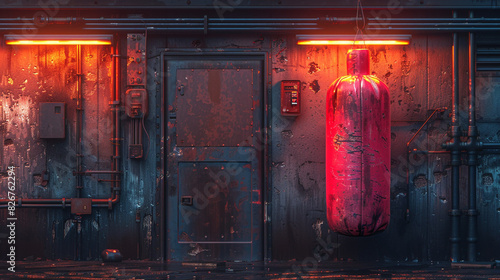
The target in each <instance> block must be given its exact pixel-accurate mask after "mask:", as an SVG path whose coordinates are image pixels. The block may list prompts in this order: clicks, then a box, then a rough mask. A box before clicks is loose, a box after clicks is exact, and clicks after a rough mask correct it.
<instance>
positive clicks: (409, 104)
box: [272, 35, 500, 261]
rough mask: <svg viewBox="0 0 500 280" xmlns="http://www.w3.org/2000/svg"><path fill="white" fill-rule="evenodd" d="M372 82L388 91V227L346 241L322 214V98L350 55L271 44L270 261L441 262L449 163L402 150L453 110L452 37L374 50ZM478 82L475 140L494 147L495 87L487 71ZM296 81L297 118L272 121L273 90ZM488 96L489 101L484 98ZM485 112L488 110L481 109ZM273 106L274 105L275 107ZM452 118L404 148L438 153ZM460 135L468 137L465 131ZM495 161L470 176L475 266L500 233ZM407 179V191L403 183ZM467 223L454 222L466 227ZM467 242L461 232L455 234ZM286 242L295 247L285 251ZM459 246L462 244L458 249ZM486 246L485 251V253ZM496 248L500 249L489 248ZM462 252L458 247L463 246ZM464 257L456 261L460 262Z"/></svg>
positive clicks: (286, 40)
mask: <svg viewBox="0 0 500 280" xmlns="http://www.w3.org/2000/svg"><path fill="white" fill-rule="evenodd" d="M461 39H462V40H461V44H462V46H461V47H462V48H461V53H460V67H461V70H460V71H461V84H460V97H461V102H462V106H461V107H460V110H461V118H462V124H464V125H465V124H466V121H467V106H468V103H467V92H468V81H467V71H466V69H467V41H466V38H465V37H464V38H461ZM369 49H370V52H371V69H372V74H374V75H376V76H377V77H379V78H381V79H382V80H383V81H384V82H385V83H386V84H387V85H388V87H389V91H390V93H391V101H390V103H391V105H390V106H391V117H392V133H391V138H392V145H391V167H392V168H391V180H392V182H391V223H390V226H389V228H388V229H387V230H386V231H385V232H383V233H381V234H379V235H375V236H371V237H367V238H355V237H346V236H342V235H337V234H335V233H332V232H331V231H330V230H329V229H328V225H327V223H326V216H325V190H324V185H325V173H324V172H325V171H324V169H325V168H324V162H325V150H324V131H325V127H324V122H325V106H326V105H325V94H326V90H327V89H328V87H329V85H330V83H332V82H333V81H334V80H335V79H336V78H337V77H340V76H343V75H345V74H346V65H345V55H346V52H347V50H348V47H335V46H333V47H332V46H319V47H317V46H310V47H304V46H297V45H295V42H294V38H293V37H277V38H275V39H274V40H273V45H272V56H273V66H272V67H273V93H272V96H273V97H272V101H273V109H274V110H273V122H272V149H273V155H272V176H273V185H272V189H273V203H272V205H273V257H274V258H277V259H292V258H296V259H298V260H300V259H303V260H306V261H307V260H309V259H308V257H314V258H315V259H317V260H320V259H321V258H323V259H328V258H330V259H339V260H341V259H344V260H351V259H352V260H374V259H377V260H382V261H384V260H386V261H387V260H399V261H404V260H406V261H422V260H447V259H449V241H448V238H449V235H450V232H449V231H450V229H449V220H450V217H449V215H448V212H449V210H450V203H451V202H450V201H451V193H450V186H451V182H450V173H451V172H450V171H451V170H450V159H449V155H448V154H433V155H422V154H421V155H411V156H410V157H409V158H407V156H406V155H407V151H406V143H407V142H408V141H409V140H410V138H411V137H412V136H413V134H414V133H415V132H416V131H417V129H418V128H419V127H420V126H421V125H422V124H423V122H424V121H425V119H426V118H427V116H429V115H430V114H431V113H432V111H433V110H434V109H436V108H439V107H448V108H451V90H452V86H451V74H452V73H451V36H446V35H445V36H439V35H414V36H413V38H412V40H411V43H410V45H408V46H375V47H369ZM480 75H481V76H480V77H478V78H477V81H478V84H480V85H481V86H479V87H478V95H479V96H482V97H479V99H480V100H478V105H479V108H478V112H480V113H478V117H479V118H480V119H482V121H481V124H480V128H479V129H480V131H481V136H482V137H484V138H483V139H487V141H491V142H493V141H498V113H497V112H495V111H494V110H491V109H488V108H487V107H488V106H494V105H493V104H495V102H496V101H495V93H496V92H497V88H498V87H497V83H496V82H495V81H496V80H497V78H496V77H494V76H492V73H483V74H480ZM284 79H292V80H301V81H302V85H303V96H302V101H303V104H302V114H301V115H300V116H299V117H296V118H285V117H281V116H280V115H279V108H278V107H277V105H276V104H279V101H280V99H279V94H280V92H279V91H280V88H279V82H280V81H281V80H284ZM485 93H487V94H485ZM488 104H489V105H488ZM278 106H279V105H278ZM449 113H450V110H447V111H445V112H444V113H438V114H437V116H436V117H434V118H433V119H432V120H431V121H430V123H429V124H428V125H427V126H426V127H425V128H424V130H423V131H422V132H421V134H419V136H418V137H417V138H415V140H414V141H413V143H412V144H411V145H410V150H413V149H418V150H441V143H443V142H444V141H446V140H447V139H449V138H448V137H449V136H448V135H447V129H448V127H449V125H450V118H449ZM463 129H466V127H465V126H464V127H463ZM497 161H498V157H497V156H496V155H487V156H483V157H482V165H481V166H480V167H479V175H480V176H478V178H479V179H478V186H479V187H478V189H479V191H478V199H479V202H478V205H479V207H481V209H480V212H481V215H480V218H479V219H480V221H479V241H478V246H479V249H478V251H479V252H480V255H479V257H478V258H479V259H482V260H491V259H494V258H495V252H494V250H492V249H491V248H492V247H493V244H492V242H496V241H495V238H493V237H492V234H493V233H498V231H499V230H500V229H499V228H498V219H499V216H498V213H499V212H498V203H499V200H498V188H497V185H498V184H496V183H495V182H496V181H495V180H496V179H498V178H497V177H498V173H497V172H496V171H495V170H496V167H495V166H496V165H497V164H496V162H497ZM407 174H408V176H409V184H407ZM461 174H462V175H461V189H460V192H461V194H462V197H461V209H466V205H467V204H466V201H467V200H466V199H467V187H466V183H467V175H466V174H467V173H466V169H465V167H464V169H463V172H462V173H461ZM465 225H466V219H465V217H463V218H462V227H463V228H464V229H465ZM461 236H462V240H465V238H466V236H465V231H462V232H461ZM290 244H294V245H293V246H290ZM464 244H465V243H464ZM488 244H490V245H488ZM495 246H498V243H496V245H495ZM464 248H465V246H464ZM463 257H464V256H463Z"/></svg>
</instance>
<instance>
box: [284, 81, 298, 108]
mask: <svg viewBox="0 0 500 280" xmlns="http://www.w3.org/2000/svg"><path fill="white" fill-rule="evenodd" d="M301 99H302V97H301V94H300V81H290V80H286V81H281V114H282V115H283V116H298V115H300V103H301Z"/></svg>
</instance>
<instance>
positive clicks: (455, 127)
mask: <svg viewBox="0 0 500 280" xmlns="http://www.w3.org/2000/svg"><path fill="white" fill-rule="evenodd" d="M453 17H454V18H456V17H457V12H456V11H454V12H453ZM458 43H459V42H458V34H457V33H453V48H452V53H453V54H452V55H453V57H452V60H453V63H452V64H453V65H452V67H453V107H452V127H451V134H452V135H451V136H452V141H453V143H454V145H453V146H454V147H455V148H454V149H452V150H451V165H452V170H451V174H452V176H451V186H452V190H451V199H452V208H451V213H450V214H451V236H450V241H451V261H452V262H458V261H459V258H460V233H459V231H460V183H459V178H460V173H459V172H460V149H459V147H458V145H459V144H460V124H459V104H460V103H459V102H460V98H459V79H458V76H459V69H458Z"/></svg>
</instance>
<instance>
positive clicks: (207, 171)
mask: <svg viewBox="0 0 500 280" xmlns="http://www.w3.org/2000/svg"><path fill="white" fill-rule="evenodd" d="M251 167H252V165H251V162H201V163H196V162H183V163H180V164H179V194H178V196H179V201H180V202H181V205H180V206H179V207H180V210H179V217H178V219H179V228H178V236H179V242H181V243H183V242H186V243H203V242H223V243H224V242H227V243H231V242H248V243H250V242H251V241H252V240H251V238H252V237H251V236H252V235H251V232H252V230H251V228H252V223H251V222H252V220H251V218H252V217H251V215H250V213H251V212H250V210H251V205H252V197H251V190H250V188H249V187H248V186H250V185H251V179H252V178H251V176H252V174H251V172H252V168H251ZM224 171H227V172H228V173H227V174H228V175H229V174H231V175H229V176H227V177H225V178H224V179H222V180H221V179H220V178H219V177H218V176H217V174H220V172H224ZM226 179H228V181H227V182H225V180H226ZM183 198H184V199H186V198H191V199H192V200H191V201H192V203H191V204H189V203H183V201H182V199H183Z"/></svg>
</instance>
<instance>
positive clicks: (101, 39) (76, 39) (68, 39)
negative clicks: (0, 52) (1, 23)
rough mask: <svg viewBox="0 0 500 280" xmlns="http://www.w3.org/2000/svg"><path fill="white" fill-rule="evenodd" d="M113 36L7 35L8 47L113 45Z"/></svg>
mask: <svg viewBox="0 0 500 280" xmlns="http://www.w3.org/2000/svg"><path fill="white" fill-rule="evenodd" d="M112 41H113V35H100V34H98V35H88V34H84V35H61V34H55V35H45V34H44V35H41V34H34V35H23V34H7V35H5V43H6V44H7V45H111V42H112Z"/></svg>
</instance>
